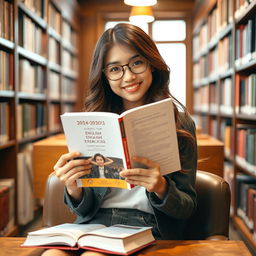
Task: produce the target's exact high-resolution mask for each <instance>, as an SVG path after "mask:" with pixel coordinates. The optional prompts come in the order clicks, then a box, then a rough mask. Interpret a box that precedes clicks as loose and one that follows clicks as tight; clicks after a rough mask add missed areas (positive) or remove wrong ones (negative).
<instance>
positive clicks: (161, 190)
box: [120, 156, 168, 199]
mask: <svg viewBox="0 0 256 256" xmlns="http://www.w3.org/2000/svg"><path fill="white" fill-rule="evenodd" d="M133 160H134V161H135V162H137V163H141V164H143V165H145V166H147V167H148V169H144V168H134V169H127V170H123V171H121V172H120V176H121V177H123V178H125V180H126V182H128V183H130V184H134V185H139V186H143V187H144V188H145V189H146V190H147V191H148V192H154V193H155V194H156V195H157V196H158V198H159V199H163V198H164V196H165V193H166V191H167V189H168V186H167V181H166V179H165V178H164V177H163V176H162V175H161V172H160V165H159V164H158V163H156V162H153V161H151V160H149V159H147V158H145V157H139V156H136V157H133Z"/></svg>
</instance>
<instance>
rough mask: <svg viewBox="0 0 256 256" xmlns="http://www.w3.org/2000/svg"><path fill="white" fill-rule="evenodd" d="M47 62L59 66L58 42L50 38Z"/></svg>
mask: <svg viewBox="0 0 256 256" xmlns="http://www.w3.org/2000/svg"><path fill="white" fill-rule="evenodd" d="M49 61H51V62H53V63H55V64H58V65H59V64H60V42H58V41H57V40H56V39H55V38H53V37H51V36H50V37H49Z"/></svg>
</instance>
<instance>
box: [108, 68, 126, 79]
mask: <svg viewBox="0 0 256 256" xmlns="http://www.w3.org/2000/svg"><path fill="white" fill-rule="evenodd" d="M105 74H106V76H107V78H108V79H110V80H118V79H120V78H121V77H122V76H123V68H122V66H118V65H110V66H108V67H107V68H106V70H105Z"/></svg>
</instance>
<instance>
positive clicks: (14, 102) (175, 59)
mask: <svg viewBox="0 0 256 256" xmlns="http://www.w3.org/2000/svg"><path fill="white" fill-rule="evenodd" d="M137 11H138V12H137ZM143 11H145V12H146V13H143ZM143 18H144V19H145V18H146V20H140V19H143ZM118 23H132V24H135V25H137V26H139V27H140V28H142V30H144V31H145V32H146V33H147V34H148V35H149V36H150V37H151V38H152V40H153V41H154V42H155V44H156V46H157V48H158V50H159V52H160V54H161V56H162V57H163V59H164V61H165V63H166V64H167V65H168V66H169V68H170V71H171V72H170V81H169V90H170V92H171V94H172V95H173V96H174V97H175V98H176V99H177V100H178V101H180V102H181V103H182V104H183V105H185V107H186V109H187V110H188V112H189V113H190V115H191V117H192V119H193V121H194V123H195V126H196V140H197V149H198V162H197V174H196V185H195V189H196V192H197V209H196V211H195V213H194V215H193V216H192V217H191V219H189V220H188V225H187V226H186V229H185V230H186V232H187V234H186V235H185V236H184V237H185V238H184V240H181V241H178V240H177V241H176V240H175V241H174V240H173V241H171V240H166V241H161V240H158V241H157V243H156V244H155V245H153V246H150V247H149V248H145V249H142V251H141V252H140V254H139V255H145V256H146V255H156V256H157V255H173V254H175V255H215V254H214V253H220V254H218V255H223V256H225V255H256V0H153V1H147V0H137V1H129V0H108V1H106V0H0V247H1V250H2V252H0V255H9V256H11V255H14V253H15V254H16V255H41V252H42V251H41V249H38V248H20V244H22V242H23V241H24V239H25V238H26V236H27V234H28V232H30V231H34V230H37V229H40V228H43V227H50V226H53V225H57V224H61V223H66V222H73V221H74V220H75V218H74V215H73V214H72V213H71V211H70V210H69V209H68V208H67V207H66V205H65V204H64V199H63V198H64V197H63V193H64V185H63V183H62V182H60V180H59V179H58V178H56V176H54V175H53V173H54V170H53V167H54V165H55V163H56V162H57V160H58V159H59V157H60V155H62V154H66V153H67V152H68V147H67V142H66V138H65V135H64V131H63V127H62V122H61V118H60V116H61V115H62V114H64V113H66V112H83V111H84V99H85V95H86V92H87V90H88V81H89V79H90V74H89V72H90V68H91V60H92V55H93V52H94V48H95V44H96V42H97V40H98V38H99V37H100V36H101V35H102V33H103V32H104V31H105V30H107V29H109V28H112V27H113V26H115V25H116V24H118ZM122 64H124V63H122ZM135 64H136V63H135ZM129 65H130V64H129ZM124 66H127V69H126V67H124ZM119 67H120V65H119ZM121 68H122V72H123V73H124V72H127V70H128V69H129V70H130V72H132V67H130V66H128V64H127V65H123V66H122V67H121ZM124 70H125V71H124ZM135 75H136V74H135ZM53 185H54V186H53ZM189 252H191V253H192V254H191V253H190V254H189ZM193 252H194V254H193ZM1 253H3V254H1ZM161 253H163V254H161ZM164 253H166V254H164ZM134 255H137V254H134ZM216 255H217V254H216Z"/></svg>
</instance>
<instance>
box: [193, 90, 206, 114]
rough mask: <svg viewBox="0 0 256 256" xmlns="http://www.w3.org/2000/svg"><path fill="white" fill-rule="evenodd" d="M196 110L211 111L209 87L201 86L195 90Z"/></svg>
mask: <svg viewBox="0 0 256 256" xmlns="http://www.w3.org/2000/svg"><path fill="white" fill-rule="evenodd" d="M194 110H195V111H200V112H208V111H209V86H201V87H199V88H197V89H196V90H194Z"/></svg>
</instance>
